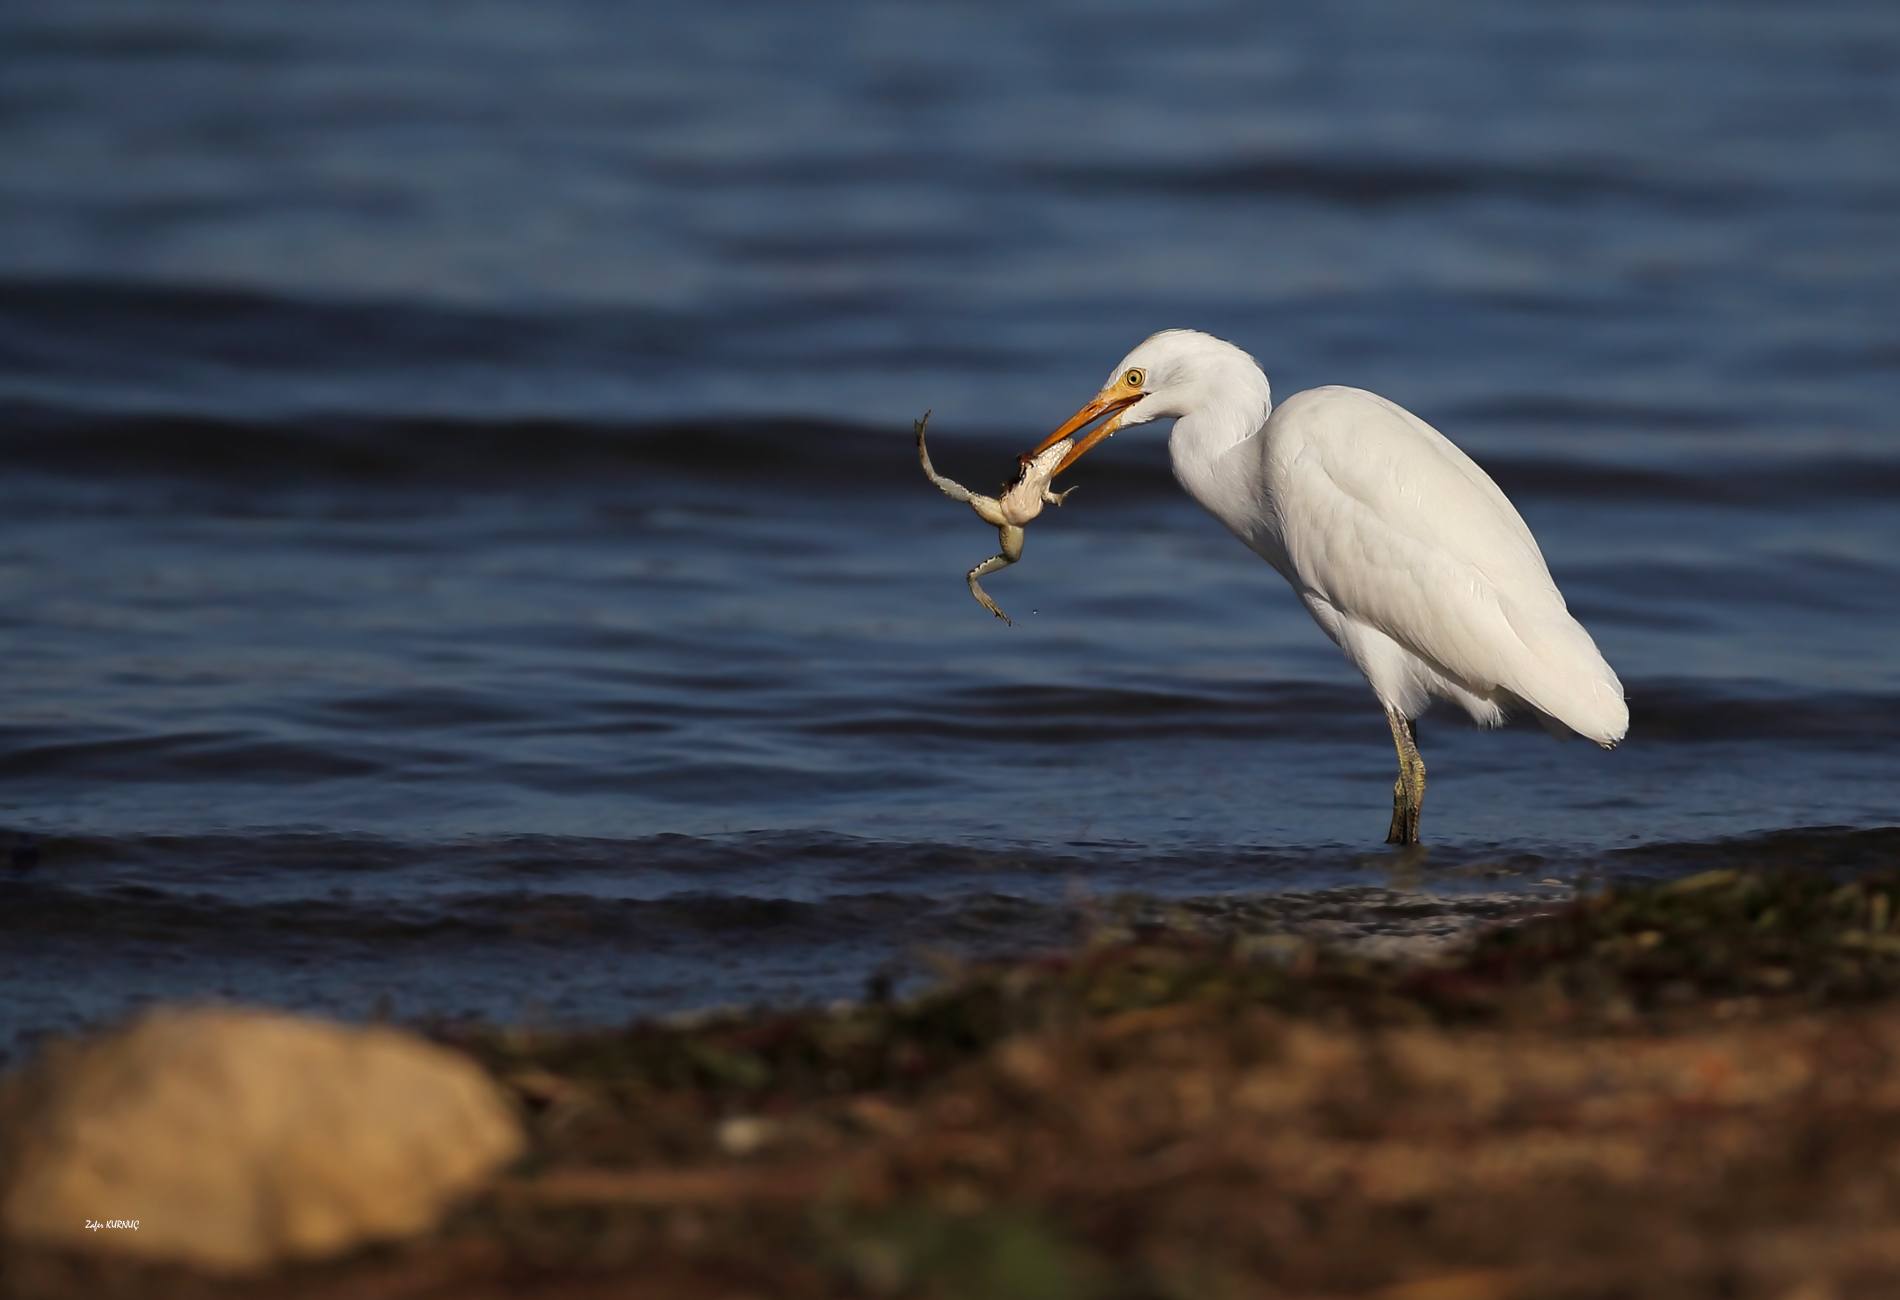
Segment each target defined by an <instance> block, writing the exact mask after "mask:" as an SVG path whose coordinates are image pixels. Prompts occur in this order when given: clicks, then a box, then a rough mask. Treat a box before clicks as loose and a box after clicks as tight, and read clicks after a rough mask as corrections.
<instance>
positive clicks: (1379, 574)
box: [1030, 330, 1629, 844]
mask: <svg viewBox="0 0 1900 1300" xmlns="http://www.w3.org/2000/svg"><path fill="white" fill-rule="evenodd" d="M1103 416H1107V417H1108V419H1107V420H1106V421H1104V422H1103V423H1102V424H1101V425H1100V426H1099V427H1097V428H1096V429H1095V430H1094V431H1093V432H1091V433H1089V434H1088V435H1087V436H1086V437H1083V438H1081V439H1079V440H1077V441H1076V442H1075V443H1074V445H1073V446H1072V447H1071V448H1070V450H1069V452H1068V455H1067V456H1065V457H1064V458H1063V460H1062V462H1061V463H1060V464H1059V465H1058V466H1057V472H1058V473H1059V472H1060V471H1061V470H1063V469H1066V468H1068V467H1069V466H1070V465H1072V464H1074V463H1075V461H1076V459H1077V458H1078V457H1080V456H1081V455H1082V454H1083V453H1085V452H1087V451H1088V450H1089V449H1090V448H1091V447H1093V446H1095V445H1096V444H1097V443H1099V442H1100V441H1102V439H1104V438H1106V437H1108V436H1109V435H1110V434H1112V433H1114V432H1115V431H1116V430H1117V429H1125V428H1129V427H1131V426H1134V425H1138V424H1146V423H1148V422H1149V421H1151V420H1162V419H1173V420H1174V422H1175V423H1174V431H1173V433H1172V434H1171V435H1170V437H1169V439H1168V451H1169V453H1170V456H1171V458H1172V460H1173V462H1174V476H1175V478H1176V479H1178V480H1179V481H1180V483H1181V486H1182V487H1184V488H1186V489H1187V490H1188V493H1189V494H1190V495H1191V496H1193V498H1194V499H1195V500H1196V501H1198V502H1200V503H1201V505H1202V506H1203V507H1205V508H1206V510H1207V512H1208V513H1209V514H1211V515H1213V516H1214V518H1216V519H1218V520H1220V522H1221V523H1223V524H1225V525H1226V526H1227V529H1228V531H1230V532H1232V533H1233V534H1234V536H1236V537H1238V538H1239V539H1240V540H1241V541H1242V542H1244V543H1246V545H1247V546H1248V547H1249V548H1251V549H1252V550H1253V551H1254V553H1255V554H1257V555H1259V556H1260V557H1261V558H1262V559H1264V560H1265V561H1266V562H1267V563H1268V564H1271V565H1272V566H1273V567H1274V568H1275V569H1277V570H1278V571H1279V573H1280V576H1281V577H1283V578H1285V579H1286V580H1287V581H1288V582H1289V583H1291V584H1292V586H1293V590H1294V592H1295V593H1296V594H1298V596H1299V598H1300V600H1301V602H1302V603H1304V604H1305V606H1306V608H1307V611H1308V612H1309V613H1311V614H1312V616H1313V621H1314V622H1316V623H1318V624H1319V625H1320V628H1321V630H1322V631H1324V632H1325V633H1326V635H1327V636H1329V637H1331V638H1332V639H1333V641H1334V643H1335V644H1337V645H1338V646H1339V648H1340V649H1341V650H1342V651H1344V652H1345V655H1346V658H1347V659H1348V660H1350V661H1351V663H1352V665H1353V666H1354V667H1355V668H1357V669H1358V670H1359V671H1360V672H1362V673H1364V674H1365V677H1366V681H1367V682H1369V683H1370V684H1371V686H1372V690H1373V693H1374V694H1375V695H1377V696H1378V698H1379V703H1380V704H1382V705H1383V706H1384V707H1385V715H1386V719H1387V721H1388V722H1390V724H1391V727H1392V743H1393V745H1394V746H1395V747H1396V748H1397V750H1398V755H1399V776H1398V780H1397V781H1396V782H1394V783H1393V786H1392V829H1391V832H1390V834H1388V835H1387V836H1386V842H1387V843H1389V844H1416V843H1417V842H1418V820H1419V811H1420V809H1421V808H1422V806H1423V804H1424V800H1425V761H1424V760H1423V759H1422V758H1420V757H1419V753H1418V724H1417V721H1416V719H1417V718H1418V715H1419V714H1420V713H1421V712H1423V711H1424V709H1425V707H1426V705H1427V704H1428V703H1429V702H1430V697H1432V696H1437V697H1438V698H1440V699H1444V700H1449V701H1451V702H1452V703H1454V704H1456V705H1459V706H1460V707H1461V708H1463V709H1464V710H1465V712H1467V713H1469V714H1470V715H1471V716H1472V718H1473V719H1474V720H1475V721H1476V722H1477V723H1478V724H1479V725H1480V726H1485V727H1495V726H1497V725H1498V724H1499V723H1501V722H1503V721H1504V718H1505V715H1506V714H1507V713H1508V712H1511V711H1513V710H1515V709H1520V708H1523V709H1529V710H1530V711H1532V712H1533V713H1535V714H1536V716H1537V718H1538V719H1539V720H1540V721H1541V722H1543V724H1544V725H1545V726H1546V727H1547V728H1548V729H1549V730H1550V731H1551V732H1552V734H1554V735H1557V736H1558V737H1560V738H1561V737H1564V736H1566V735H1568V734H1570V733H1572V732H1575V733H1577V734H1579V735H1582V736H1586V737H1588V738H1589V739H1591V740H1594V741H1596V743H1597V744H1599V745H1601V746H1603V747H1604V748H1605V749H1613V748H1615V746H1616V743H1617V742H1618V741H1620V740H1622V739H1623V736H1624V734H1625V733H1626V732H1627V731H1628V730H1629V707H1628V706H1627V705H1626V704H1625V703H1624V700H1623V685H1622V683H1621V682H1619V681H1618V680H1617V677H1616V673H1615V672H1614V671H1612V670H1611V668H1610V665H1609V664H1607V663H1605V662H1604V659H1603V656H1602V654H1600V653H1599V652H1598V650H1597V647H1596V643H1595V642H1594V641H1592V640H1591V639H1590V634H1589V633H1588V632H1586V631H1584V629H1583V627H1582V625H1581V624H1579V623H1578V622H1577V620H1576V619H1574V618H1572V617H1571V616H1570V611H1569V609H1568V608H1566V606H1565V605H1564V598H1563V593H1562V592H1560V591H1558V590H1557V584H1556V583H1555V582H1553V581H1551V577H1550V570H1549V569H1548V568H1546V567H1545V565H1544V557H1543V554H1542V553H1541V552H1540V551H1539V550H1538V549H1537V541H1536V539H1535V538H1533V537H1532V536H1531V530H1530V529H1529V528H1527V527H1526V526H1525V524H1524V520H1523V519H1522V518H1521V517H1520V516H1519V515H1518V513H1517V510H1516V508H1515V507H1513V506H1512V505H1511V503H1510V501H1509V499H1507V498H1506V497H1505V495H1504V493H1503V492H1502V491H1500V490H1499V489H1498V485H1497V484H1495V483H1493V482H1492V481H1491V478H1490V476H1489V475H1487V474H1486V473H1485V472H1484V471H1483V470H1481V469H1479V468H1478V467H1477V465H1476V464H1474V463H1473V462H1472V460H1471V458H1470V457H1469V456H1467V455H1465V454H1464V452H1462V451H1460V450H1459V449H1458V448H1457V447H1456V446H1454V445H1453V444H1452V442H1451V440H1450V439H1448V438H1446V437H1445V436H1444V435H1443V434H1441V433H1439V432H1438V430H1436V429H1434V428H1432V427H1431V426H1430V425H1429V424H1426V423H1425V422H1424V421H1423V420H1421V419H1419V418H1418V417H1417V416H1415V415H1413V414H1412V413H1411V412H1410V411H1407V410H1405V409H1404V408H1403V407H1401V406H1398V405H1397V404H1395V403H1393V402H1389V401H1387V400H1386V399H1385V398H1383V397H1380V396H1378V395H1377V394H1374V393H1368V392H1366V391H1364V390H1363V389H1358V388H1340V387H1326V388H1314V389H1309V390H1308V391H1306V392H1303V393H1295V394H1294V395H1293V396H1292V397H1289V398H1287V399H1286V400H1285V401H1283V402H1281V403H1280V405H1279V406H1277V407H1276V406H1274V405H1273V402H1272V398H1271V394H1270V390H1269V388H1268V386H1267V377H1266V375H1265V374H1263V373H1262V372H1261V370H1260V367H1259V366H1258V365H1257V364H1256V363H1255V362H1254V359H1253V358H1252V357H1250V356H1248V355H1247V354H1246V353H1245V352H1242V351H1241V350H1240V349H1239V348H1237V347H1235V346H1234V345H1233V344H1231V343H1227V342H1224V341H1222V340H1220V339H1217V338H1214V337H1212V336H1211V335H1207V334H1202V333H1199V332H1198V331H1195V330H1163V331H1162V332H1161V333H1159V334H1156V335H1154V336H1153V337H1151V338H1149V339H1148V340H1146V341H1145V342H1143V343H1142V344H1141V346H1140V347H1138V348H1136V349H1135V350H1134V351H1133V352H1130V353H1129V354H1128V355H1127V356H1126V357H1125V358H1123V360H1122V363H1121V364H1120V365H1119V366H1117V367H1116V368H1115V373H1114V374H1113V375H1112V376H1111V377H1110V379H1109V381H1108V383H1107V384H1106V385H1105V386H1104V387H1103V388H1102V390H1101V392H1099V393H1098V394H1096V396H1095V397H1094V399H1093V400H1092V401H1090V402H1089V404H1088V405H1086V406H1084V407H1083V408H1082V409H1081V410H1079V411H1077V412H1076V413H1075V415H1074V416H1073V417H1072V418H1071V419H1070V420H1069V421H1068V422H1067V423H1066V424H1064V425H1063V426H1062V427H1061V428H1059V429H1057V430H1056V431H1055V432H1054V433H1052V434H1050V435H1049V437H1048V438H1046V439H1044V440H1043V442H1042V444H1041V445H1040V446H1038V447H1037V448H1036V451H1035V452H1032V453H1030V455H1031V456H1034V455H1036V454H1039V453H1041V452H1042V451H1044V450H1046V449H1048V448H1050V447H1053V446H1054V445H1055V444H1057V443H1059V442H1061V441H1062V440H1063V439H1065V438H1072V437H1074V435H1076V434H1077V433H1078V432H1079V431H1080V430H1082V429H1084V428H1087V427H1088V426H1089V425H1090V424H1092V423H1094V422H1095V421H1096V420H1098V419H1101V418H1102V417H1103Z"/></svg>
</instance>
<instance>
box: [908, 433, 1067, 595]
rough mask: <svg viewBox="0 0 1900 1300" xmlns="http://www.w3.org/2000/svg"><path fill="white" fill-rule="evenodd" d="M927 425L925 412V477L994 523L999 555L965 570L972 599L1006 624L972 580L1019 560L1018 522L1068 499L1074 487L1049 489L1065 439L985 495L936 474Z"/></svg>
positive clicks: (921, 453) (920, 454) (920, 450)
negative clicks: (998, 489) (996, 490)
mask: <svg viewBox="0 0 1900 1300" xmlns="http://www.w3.org/2000/svg"><path fill="white" fill-rule="evenodd" d="M929 423H930V412H928V411H926V412H924V418H923V419H921V420H919V421H917V423H916V426H915V428H916V430H917V459H918V460H920V461H922V462H923V466H924V473H925V474H927V475H928V476H929V477H930V481H931V482H932V483H935V484H936V485H937V486H938V487H939V488H941V489H942V490H943V494H944V495H945V496H947V497H949V498H950V499H951V500H952V501H964V502H967V503H969V506H970V508H971V509H972V510H975V511H976V513H977V514H978V515H979V516H980V517H981V518H982V519H983V521H984V522H985V523H990V524H994V525H996V533H997V536H998V537H999V538H1000V539H1001V540H1002V543H1003V553H1002V554H1001V555H992V556H991V557H990V558H989V559H987V560H985V561H983V563H981V564H979V565H977V566H976V567H975V568H974V569H971V570H970V573H969V582H970V594H971V595H972V596H975V597H976V599H977V603H978V604H980V605H982V606H983V608H984V609H987V610H988V611H989V612H990V613H992V614H994V615H996V617H998V618H1000V619H1002V620H1003V621H1004V622H1005V623H1009V621H1010V620H1009V615H1007V614H1005V613H1004V612H1003V611H1002V610H1001V609H999V608H997V605H996V602H995V601H993V600H991V599H990V597H989V593H988V592H986V591H984V590H983V588H982V586H981V584H979V583H978V582H977V579H978V578H981V577H984V576H985V575H987V574H991V573H995V572H996V571H997V570H998V569H1003V568H1007V567H1009V566H1010V565H1012V564H1014V563H1016V561H1018V560H1020V559H1022V558H1023V525H1024V524H1026V523H1028V522H1029V521H1030V520H1032V519H1034V518H1035V517H1036V516H1037V515H1039V514H1041V513H1042V507H1043V503H1044V502H1052V503H1054V504H1055V505H1061V504H1062V503H1063V502H1064V501H1065V500H1067V499H1068V496H1069V492H1073V491H1075V489H1074V488H1070V489H1069V491H1068V492H1051V491H1050V490H1049V480H1050V479H1052V478H1054V477H1055V473H1056V471H1057V470H1058V469H1060V468H1061V466H1062V458H1063V457H1064V456H1066V455H1068V453H1069V448H1070V446H1071V443H1070V442H1069V441H1067V440H1064V441H1062V442H1059V443H1056V444H1054V445H1053V446H1050V447H1048V448H1046V449H1045V450H1043V451H1040V452H1038V453H1037V454H1036V455H1034V456H1024V457H1023V458H1022V470H1021V472H1020V473H1019V474H1018V475H1017V478H1016V482H1015V483H1013V484H1010V483H1006V484H1004V485H1003V495H1002V496H1000V497H986V496H982V495H980V494H979V493H976V492H972V491H970V489H968V488H966V487H964V486H963V485H962V484H961V483H958V482H956V481H955V480H953V479H947V478H945V477H944V476H943V475H941V474H939V473H937V471H936V469H935V467H934V466H932V465H931V463H930V453H929V452H928V451H926V450H925V449H924V426H925V425H927V424H929ZM1010 626H1012V627H1014V626H1015V624H1013V623H1011V624H1010Z"/></svg>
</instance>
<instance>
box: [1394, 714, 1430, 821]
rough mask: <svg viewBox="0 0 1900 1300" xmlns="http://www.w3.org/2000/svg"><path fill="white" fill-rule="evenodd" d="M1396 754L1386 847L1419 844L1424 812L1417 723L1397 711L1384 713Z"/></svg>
mask: <svg viewBox="0 0 1900 1300" xmlns="http://www.w3.org/2000/svg"><path fill="white" fill-rule="evenodd" d="M1385 720H1386V721H1387V722H1389V723H1391V724H1392V743H1393V745H1394V746H1396V747H1397V749H1398V751H1399V779H1398V780H1396V781H1394V782H1393V783H1392V829H1391V830H1389V831H1387V832H1386V836H1385V842H1386V843H1387V844H1416V843H1418V815H1419V814H1420V813H1421V812H1423V811H1424V810H1425V760H1424V759H1423V758H1420V757H1419V753H1418V723H1417V721H1416V720H1414V719H1412V718H1408V717H1406V716H1405V715H1404V714H1403V713H1400V712H1398V711H1397V710H1396V709H1387V710H1386V711H1385Z"/></svg>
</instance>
